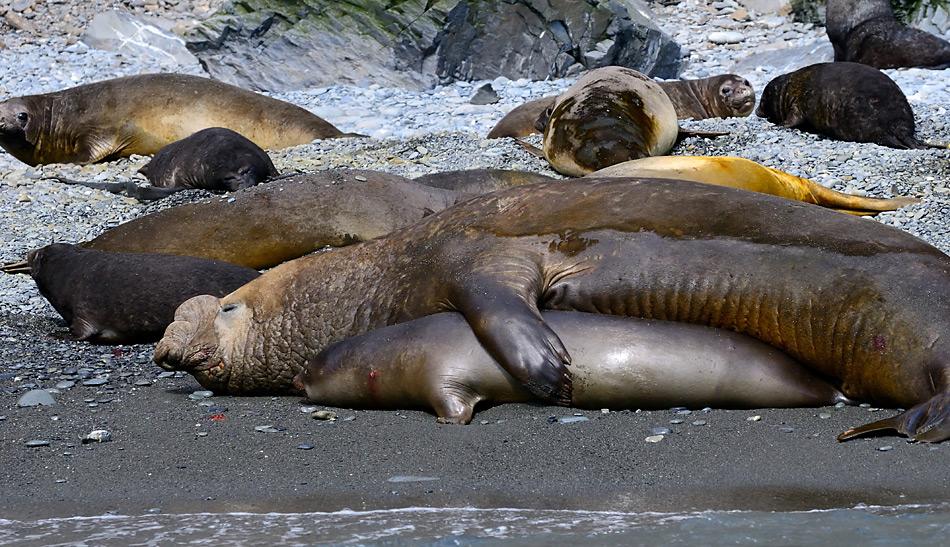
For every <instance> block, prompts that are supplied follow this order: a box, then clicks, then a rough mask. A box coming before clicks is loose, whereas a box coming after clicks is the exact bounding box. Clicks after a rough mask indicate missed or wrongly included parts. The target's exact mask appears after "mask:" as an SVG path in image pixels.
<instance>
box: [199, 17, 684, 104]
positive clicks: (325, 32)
mask: <svg viewBox="0 0 950 547" xmlns="http://www.w3.org/2000/svg"><path fill="white" fill-rule="evenodd" d="M652 18H653V15H652V13H651V12H650V11H649V9H648V8H647V7H646V4H645V3H643V2H641V1H640V0H402V1H399V2H389V3H383V2H377V1H374V0H350V1H348V2H345V3H344V2H336V1H333V0H280V1H278V0H240V1H238V0H232V1H231V2H229V3H227V4H225V6H224V7H223V8H222V9H221V10H220V11H219V12H218V14H217V15H216V16H214V17H212V18H210V19H209V20H208V21H206V22H205V23H203V24H202V25H201V26H199V27H198V28H197V30H196V31H194V32H193V33H192V35H191V36H189V37H188V48H189V49H190V50H191V51H192V52H193V53H194V54H195V55H196V56H197V57H198V58H199V60H200V62H201V64H202V66H203V67H204V68H205V69H206V70H207V71H208V72H209V73H210V74H211V76H212V77H214V78H217V79H220V80H223V81H225V82H228V83H231V84H235V85H239V86H242V87H246V88H251V89H256V90H259V91H292V90H297V89H304V88H308V87H319V86H325V85H334V84H354V85H360V86H367V85H370V84H379V85H382V86H388V87H402V88H408V89H425V88H428V87H431V86H433V85H435V84H436V83H449V82H452V81H456V80H483V79H492V78H496V77H498V76H504V77H507V78H510V79H518V78H528V79H533V80H543V79H546V78H557V77H562V76H566V75H572V74H577V73H580V72H582V71H584V70H588V69H591V68H597V67H601V66H608V65H621V66H627V67H630V68H633V69H636V70H639V71H641V72H643V73H646V74H649V75H651V76H656V77H662V78H674V77H676V76H677V74H678V72H679V68H680V61H681V52H680V48H679V46H678V45H677V44H676V43H675V42H673V41H672V39H671V38H670V37H669V36H667V35H666V34H665V33H663V32H662V31H660V30H659V29H658V28H657V27H656V25H654V24H653V23H652V21H651V19H652Z"/></svg>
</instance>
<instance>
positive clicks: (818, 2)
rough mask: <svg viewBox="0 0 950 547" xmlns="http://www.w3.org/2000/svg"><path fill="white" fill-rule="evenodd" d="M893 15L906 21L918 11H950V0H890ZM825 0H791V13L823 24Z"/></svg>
mask: <svg viewBox="0 0 950 547" xmlns="http://www.w3.org/2000/svg"><path fill="white" fill-rule="evenodd" d="M891 7H893V8H894V15H895V16H897V18H898V19H900V20H901V21H904V22H907V21H910V20H911V19H913V17H914V16H915V15H917V14H918V13H925V12H926V11H934V10H937V9H940V8H943V9H945V10H947V11H950V0H891ZM824 11H825V0H792V14H793V15H794V17H795V20H796V21H799V22H801V23H813V24H823V23H824V16H825V13H824Z"/></svg>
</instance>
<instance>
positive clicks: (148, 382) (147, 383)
mask: <svg viewBox="0 0 950 547" xmlns="http://www.w3.org/2000/svg"><path fill="white" fill-rule="evenodd" d="M135 385H137V386H142V387H144V386H150V385H152V381H151V380H146V379H142V380H136V382H135Z"/></svg>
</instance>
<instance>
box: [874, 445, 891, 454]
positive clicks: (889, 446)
mask: <svg viewBox="0 0 950 547" xmlns="http://www.w3.org/2000/svg"><path fill="white" fill-rule="evenodd" d="M877 449H878V450H880V451H881V452H887V451H890V450H894V447H893V446H891V445H885V446H879V447H877Z"/></svg>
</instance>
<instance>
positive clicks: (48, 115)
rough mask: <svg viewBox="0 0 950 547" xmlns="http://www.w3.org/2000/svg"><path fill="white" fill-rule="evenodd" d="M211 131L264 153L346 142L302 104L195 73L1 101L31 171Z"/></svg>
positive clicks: (4, 127)
mask: <svg viewBox="0 0 950 547" xmlns="http://www.w3.org/2000/svg"><path fill="white" fill-rule="evenodd" d="M208 127H225V128H228V129H232V130H234V131H236V132H238V133H240V134H241V135H244V136H245V137H247V138H248V139H250V140H251V141H253V142H254V143H255V144H257V145H258V146H260V147H261V148H285V147H288V146H294V145H297V144H305V143H308V142H310V141H312V140H314V139H326V138H332V137H342V136H345V135H343V133H341V132H340V130H339V129H337V128H336V127H333V125H331V124H329V123H328V122H326V121H325V120H323V119H321V118H320V117H318V116H315V115H314V114H311V113H310V112H309V111H307V110H304V109H303V108H300V107H299V106H295V105H292V104H290V103H286V102H284V101H279V100H277V99H272V98H270V97H266V96H264V95H260V94H257V93H254V92H252V91H247V90H245V89H241V88H239V87H234V86H232V85H228V84H225V83H222V82H218V81H215V80H210V79H208V78H201V77H198V76H190V75H187V74H143V75H139V76H126V77H124V78H116V79H113V80H105V81H102V82H96V83H93V84H86V85H81V86H78V87H73V88H70V89H66V90H63V91H57V92H54V93H45V94H42V95H27V96H24V97H17V98H13V99H8V100H6V101H3V102H0V146H2V147H3V148H4V149H5V150H6V151H7V152H9V153H10V154H12V155H13V156H14V157H15V158H17V159H18V160H20V161H22V162H24V163H28V164H30V165H38V164H45V163H95V162H99V161H109V160H113V159H116V158H120V157H125V156H129V155H131V154H141V155H149V156H150V155H152V154H155V153H156V152H158V151H159V150H161V149H162V147H164V146H167V145H169V144H171V143H173V142H175V141H179V140H181V139H184V138H185V137H187V136H189V135H191V134H193V133H195V132H197V131H200V130H202V129H205V128H208Z"/></svg>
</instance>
